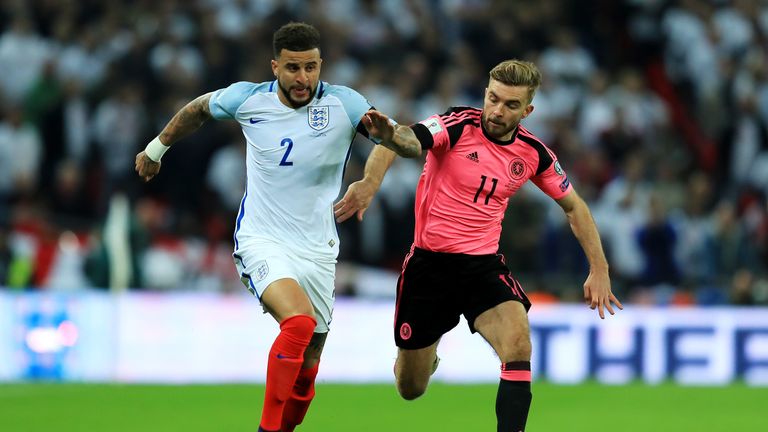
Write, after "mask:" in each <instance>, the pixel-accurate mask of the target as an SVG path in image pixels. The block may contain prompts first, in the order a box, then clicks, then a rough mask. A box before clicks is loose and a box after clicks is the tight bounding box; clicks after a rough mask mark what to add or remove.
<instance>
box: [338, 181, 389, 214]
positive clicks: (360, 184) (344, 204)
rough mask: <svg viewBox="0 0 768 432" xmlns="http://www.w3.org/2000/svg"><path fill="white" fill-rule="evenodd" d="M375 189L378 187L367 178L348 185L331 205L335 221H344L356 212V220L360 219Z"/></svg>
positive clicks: (369, 203)
mask: <svg viewBox="0 0 768 432" xmlns="http://www.w3.org/2000/svg"><path fill="white" fill-rule="evenodd" d="M377 190H378V188H377V187H376V186H374V185H373V184H371V182H369V181H367V180H360V181H356V182H354V183H352V184H351V185H349V187H348V188H347V193H345V194H344V197H343V198H342V199H340V200H339V201H338V202H337V203H336V204H334V206H333V214H334V215H335V216H336V222H339V223H341V222H344V221H345V220H347V219H349V218H351V217H352V215H355V214H357V220H358V221H362V220H363V214H364V213H365V210H367V209H368V206H369V205H371V200H373V196H374V195H375V194H376V191H377Z"/></svg>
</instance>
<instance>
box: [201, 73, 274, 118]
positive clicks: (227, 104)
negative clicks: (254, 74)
mask: <svg viewBox="0 0 768 432" xmlns="http://www.w3.org/2000/svg"><path fill="white" fill-rule="evenodd" d="M269 84H270V83H260V84H256V83H252V82H247V81H240V82H236V83H234V84H232V85H230V86H229V87H226V88H223V89H219V90H216V91H215V92H213V95H212V96H211V100H210V102H209V103H208V108H209V109H210V111H211V115H212V116H213V118H215V119H218V120H224V119H234V118H235V116H236V114H237V110H238V109H239V108H240V106H241V105H242V104H243V103H245V101H246V99H248V98H249V97H251V96H252V95H253V94H254V93H258V92H260V91H266V89H267V88H268V87H269Z"/></svg>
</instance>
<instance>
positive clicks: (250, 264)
mask: <svg viewBox="0 0 768 432" xmlns="http://www.w3.org/2000/svg"><path fill="white" fill-rule="evenodd" d="M319 46H320V35H319V33H318V31H317V30H316V29H315V28H314V27H312V26H311V25H307V24H304V23H290V24H286V25H284V26H283V27H281V28H280V29H279V30H277V31H276V32H275V34H274V39H273V49H274V59H273V60H272V72H273V73H274V75H275V77H276V79H275V80H274V81H270V82H263V83H251V82H238V83H234V84H232V85H230V86H229V87H227V88H223V89H220V90H217V91H214V92H211V93H207V94H204V95H202V96H200V97H198V98H197V99H195V100H193V101H192V102H190V103H189V104H187V105H186V106H185V107H184V108H182V109H181V110H180V111H179V112H178V113H176V115H175V116H174V117H173V118H172V119H171V121H170V122H169V123H168V124H167V125H166V126H165V128H164V129H163V131H162V132H161V133H160V135H158V137H157V138H155V139H154V140H152V141H151V142H150V143H149V144H148V145H147V147H146V148H145V150H144V151H142V152H141V153H139V154H138V155H136V171H137V172H138V174H139V176H141V178H142V179H144V181H149V180H150V179H152V177H154V176H155V175H156V174H157V173H158V172H159V170H160V158H161V157H162V155H163V153H165V152H166V151H167V150H168V148H169V147H170V146H171V145H172V144H173V143H175V142H176V141H178V140H180V139H181V138H183V137H185V136H187V135H189V134H190V133H192V132H193V131H195V130H196V129H197V128H198V127H200V126H201V125H202V124H203V123H204V122H205V121H206V120H208V119H209V118H212V117H213V118H216V119H229V120H235V121H237V122H238V123H240V126H241V128H242V130H243V135H244V136H245V140H246V145H247V154H246V159H247V160H246V166H247V176H248V178H247V182H246V190H245V193H244V194H243V199H242V202H241V204H240V210H239V213H238V216H237V221H236V225H235V235H234V243H235V252H234V254H233V257H234V259H235V264H236V266H237V270H238V272H239V274H240V276H241V280H242V281H243V283H244V284H245V285H246V286H247V287H248V289H249V290H250V291H251V292H252V293H253V294H254V295H255V296H256V297H257V298H258V299H259V300H260V301H261V303H262V305H263V306H264V309H265V310H266V311H268V312H269V313H270V314H271V315H272V316H273V317H274V318H275V319H276V320H277V322H278V323H279V324H280V334H279V335H278V337H277V338H276V339H275V342H274V344H273V345H272V349H271V351H270V353H269V359H268V366H267V384H266V392H265V401H264V408H263V411H262V416H261V422H260V426H259V431H265V432H268V431H282V432H287V431H293V430H294V429H295V427H296V425H298V424H300V423H301V422H302V420H303V418H304V416H305V414H306V411H307V408H308V407H309V404H310V402H311V401H312V398H313V396H314V394H315V391H314V381H315V376H316V375H317V370H318V363H319V360H320V354H321V352H322V349H323V345H324V343H325V338H326V335H327V333H328V325H329V323H330V322H331V313H332V311H333V301H334V294H333V291H334V274H335V263H336V257H337V256H338V252H339V238H338V234H337V232H336V225H335V221H334V203H333V200H334V199H335V198H336V197H337V196H338V193H339V190H340V188H341V182H342V176H343V173H344V167H345V164H346V161H347V159H348V157H349V151H350V148H351V144H352V141H353V139H354V137H355V135H356V134H357V133H361V134H362V135H364V136H367V137H369V138H371V139H374V140H376V141H379V140H380V141H381V143H382V144H383V146H385V147H388V148H391V149H393V150H395V151H396V152H397V153H398V154H401V155H403V156H413V155H414V154H419V152H420V144H419V142H418V140H416V139H415V136H414V135H413V133H412V131H411V130H410V128H409V127H407V126H400V125H394V131H393V128H392V127H390V126H389V125H387V124H386V122H387V121H388V119H387V117H386V116H384V115H382V114H380V113H378V112H376V111H373V108H372V107H371V105H370V103H368V101H367V100H366V99H365V98H364V97H363V96H361V95H360V94H359V93H357V92H356V91H354V90H352V89H350V88H347V87H343V86H336V85H330V84H328V83H324V82H322V81H320V79H319V74H320V66H321V63H322V60H321V58H320V49H319ZM390 124H391V123H390ZM394 141H397V142H398V144H395V143H394ZM383 146H376V147H375V148H374V150H373V151H372V152H371V155H370V156H369V159H368V161H367V162H366V172H367V174H368V175H367V176H366V180H368V179H370V178H374V179H375V180H374V181H378V182H379V183H380V181H381V177H383V173H384V172H386V168H387V167H388V165H389V163H391V161H392V156H393V155H392V154H391V153H389V152H390V150H387V149H385V148H382V147H383ZM387 153H389V154H387ZM371 170H373V171H376V172H377V173H381V174H380V175H379V176H377V175H370V174H371V172H370V171H371ZM374 174H375V173H374ZM377 177H378V178H377ZM369 187H370V188H373V189H372V190H373V191H375V190H377V189H378V184H375V185H369V184H366V183H365V182H363V181H360V182H356V183H355V184H353V185H351V187H350V191H352V192H354V189H355V188H369ZM352 195H354V196H357V195H356V194H354V193H352V194H351V193H350V192H349V191H348V192H347V195H345V197H344V198H342V199H341V200H340V201H339V202H338V203H337V204H336V208H335V209H336V211H337V213H340V214H344V213H345V212H352V213H354V212H356V211H358V210H359V209H364V208H365V207H367V204H368V203H358V202H351V201H352V199H351V198H347V196H352ZM358 216H361V214H359V215H358Z"/></svg>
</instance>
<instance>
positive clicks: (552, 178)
mask: <svg viewBox="0 0 768 432" xmlns="http://www.w3.org/2000/svg"><path fill="white" fill-rule="evenodd" d="M540 82H541V75H540V73H539V71H538V69H537V68H536V66H535V65H534V64H532V63H529V62H524V61H519V60H508V61H505V62H502V63H500V64H499V65H497V66H496V67H494V68H493V69H492V70H491V72H490V80H489V83H488V87H487V88H486V89H485V98H484V102H483V109H482V110H480V109H476V108H469V107H460V108H451V109H449V110H448V111H447V112H446V113H445V114H442V115H434V116H432V117H429V118H428V119H426V120H424V121H422V122H420V123H417V124H415V125H413V126H411V129H410V130H411V131H413V134H414V135H415V137H416V138H417V139H418V141H419V143H420V144H421V148H422V149H425V150H428V153H427V158H426V163H425V165H424V171H423V172H422V174H421V179H420V180H419V185H418V189H417V192H416V230H415V233H414V242H413V246H412V248H411V251H410V253H409V254H408V255H407V256H406V258H405V262H404V263H403V271H402V273H401V274H400V279H399V281H398V287H397V306H396V310H395V329H394V330H395V341H396V344H397V346H398V347H399V352H398V356H397V360H396V363H395V376H396V381H397V389H398V391H399V392H400V395H401V396H402V397H403V398H405V399H408V400H411V399H415V398H417V397H419V396H421V395H422V394H423V393H424V392H425V391H426V389H427V384H428V383H429V377H430V375H431V374H432V372H434V368H435V367H436V365H437V361H438V357H437V345H438V343H439V342H440V338H441V337H442V335H443V334H445V333H446V332H448V331H449V330H451V329H452V328H453V327H455V326H456V324H458V323H459V316H460V315H462V314H463V315H464V317H465V318H466V320H467V322H468V324H469V328H470V331H472V332H479V333H480V334H481V335H482V336H483V338H485V340H487V341H488V343H489V344H491V346H492V347H493V349H494V350H495V351H496V354H497V355H498V356H499V359H500V361H501V379H500V382H499V388H498V393H497V397H496V417H497V422H498V429H497V430H498V431H500V432H501V431H504V432H511V431H513V432H518V431H523V430H524V429H525V423H526V420H527V417H528V410H529V407H530V402H531V363H530V360H531V341H530V335H529V329H528V317H527V310H528V309H529V308H530V302H529V301H528V297H527V296H526V295H525V292H524V291H523V288H522V287H521V286H520V283H519V282H518V281H517V280H515V279H514V278H513V277H512V275H511V274H510V271H509V269H508V268H507V266H506V264H505V262H504V257H503V255H501V254H499V253H497V251H498V244H499V236H500V235H501V220H502V218H503V217H504V211H505V210H506V208H507V203H508V202H509V197H510V196H512V195H513V194H514V193H515V192H516V191H517V190H518V189H519V188H520V187H521V186H522V185H523V183H525V182H526V181H528V180H531V181H533V183H534V184H535V185H536V186H538V187H539V188H540V189H541V190H542V191H544V193H546V194H547V195H549V196H550V197H551V198H552V199H554V200H555V201H556V202H557V203H558V204H559V205H560V206H561V207H562V208H563V211H564V212H565V214H566V216H567V218H568V221H569V223H570V226H571V229H572V230H573V233H574V234H575V236H576V238H577V239H578V241H579V243H580V244H581V247H582V248H583V249H584V252H585V254H586V256H587V259H588V261H589V264H590V271H589V275H588V276H587V280H586V282H584V299H585V301H586V302H587V304H588V305H589V306H590V307H591V308H592V309H595V308H597V309H598V312H599V315H600V318H605V310H608V312H609V313H610V314H613V313H614V310H613V306H612V305H611V304H612V303H613V304H614V305H616V306H617V307H618V308H619V309H621V308H622V305H621V303H620V302H619V301H618V300H617V299H616V297H615V296H614V295H613V294H612V293H611V284H610V280H609V277H608V263H607V262H606V259H605V255H604V253H603V250H602V246H601V244H600V237H599V234H598V232H597V228H596V226H595V223H594V221H593V219H592V216H591V214H590V211H589V208H588V207H587V205H586V203H585V202H584V201H583V200H582V199H581V198H580V197H579V195H578V194H577V193H576V191H575V190H574V188H573V185H571V183H570V181H569V180H568V177H567V175H566V173H565V171H564V170H563V168H562V167H561V166H560V164H559V162H558V161H557V157H556V156H555V154H554V153H553V152H552V151H551V150H550V149H548V148H547V147H546V146H545V145H544V144H543V143H542V142H541V141H540V140H539V139H538V138H536V137H535V136H534V135H533V134H532V133H531V132H529V131H528V130H526V129H525V127H523V126H522V125H521V124H520V121H521V120H522V119H524V118H525V117H527V116H528V115H530V114H531V112H533V105H531V101H532V99H533V96H534V93H535V91H536V89H537V88H538V86H539V84H540ZM371 117H372V118H371V121H372V123H373V126H374V127H377V128H380V129H383V130H384V129H392V128H393V127H392V126H391V124H390V123H389V121H388V119H387V118H386V116H384V115H382V114H378V113H377V114H374V115H373V116H371ZM402 129H405V128H402ZM406 131H407V132H406V133H407V134H408V136H405V135H404V134H403V133H402V132H401V131H399V136H398V135H395V134H394V129H393V130H392V131H391V132H390V133H381V134H378V136H384V137H391V138H389V139H384V140H383V141H382V143H381V144H382V145H383V146H384V147H387V148H388V149H391V150H395V151H396V152H398V153H399V154H405V153H406V152H405V151H403V148H404V147H407V146H411V145H412V143H413V136H410V131H408V130H407V129H406ZM376 151H377V152H379V157H378V158H376V157H371V158H370V159H369V162H368V164H367V166H366V175H365V178H364V179H363V180H361V181H360V182H357V183H354V184H352V185H350V188H349V190H348V191H347V193H346V194H345V196H344V198H342V200H341V201H339V202H338V203H337V205H336V216H337V219H338V220H339V221H342V220H345V219H347V218H349V217H350V216H352V215H354V214H357V215H358V218H361V217H362V213H363V212H364V211H365V209H366V208H367V206H368V204H369V203H370V200H371V198H372V197H373V193H375V191H376V190H377V189H378V186H379V184H380V182H381V179H382V178H383V175H384V172H386V169H387V168H388V167H389V164H390V163H391V162H392V159H393V158H394V157H395V156H394V154H393V153H392V152H390V151H388V150H386V149H383V148H377V149H376Z"/></svg>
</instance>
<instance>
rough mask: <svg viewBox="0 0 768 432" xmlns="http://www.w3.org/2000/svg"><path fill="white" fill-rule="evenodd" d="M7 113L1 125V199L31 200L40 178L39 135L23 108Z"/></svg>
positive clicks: (11, 108)
mask: <svg viewBox="0 0 768 432" xmlns="http://www.w3.org/2000/svg"><path fill="white" fill-rule="evenodd" d="M5 114H6V115H5V119H4V121H2V122H0V156H2V157H0V197H2V196H3V195H5V196H6V197H31V196H33V195H34V193H35V191H36V188H37V184H38V181H39V179H40V175H39V169H40V161H41V159H42V156H43V144H42V141H41V140H40V133H39V132H38V130H37V128H35V126H34V125H32V124H30V123H28V122H26V121H25V119H24V113H23V111H22V110H21V108H20V107H13V106H12V107H10V108H9V109H7V111H6V113H5ZM6 199H7V198H6Z"/></svg>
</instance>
